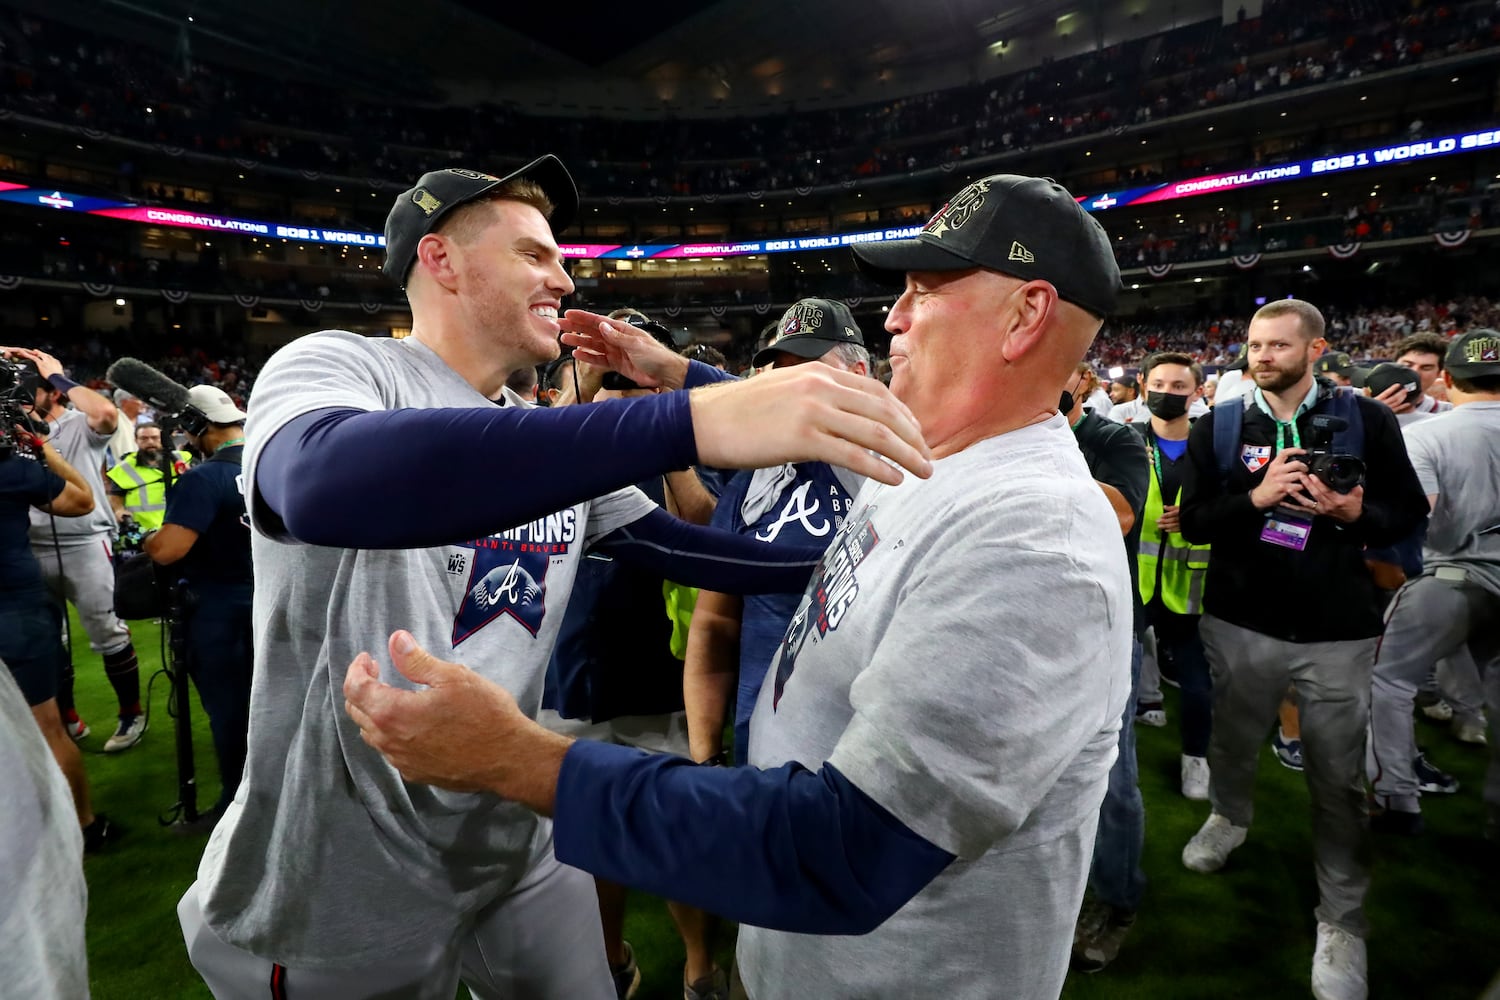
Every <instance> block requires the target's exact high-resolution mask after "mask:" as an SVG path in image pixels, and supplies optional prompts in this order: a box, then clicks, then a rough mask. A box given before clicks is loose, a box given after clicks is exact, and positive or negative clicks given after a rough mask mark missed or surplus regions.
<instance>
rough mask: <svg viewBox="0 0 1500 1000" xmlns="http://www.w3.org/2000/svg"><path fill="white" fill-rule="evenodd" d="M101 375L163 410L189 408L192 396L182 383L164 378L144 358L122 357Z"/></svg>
mask: <svg viewBox="0 0 1500 1000" xmlns="http://www.w3.org/2000/svg"><path fill="white" fill-rule="evenodd" d="M104 377H105V378H107V379H109V381H110V383H111V384H113V385H117V386H119V387H120V388H121V389H124V390H125V391H126V392H128V393H130V394H131V395H132V396H135V397H137V398H139V399H142V400H144V401H146V402H147V403H149V404H151V407H152V409H155V410H159V411H161V412H162V413H172V414H177V413H185V412H187V411H188V410H192V409H194V408H195V407H194V406H193V398H192V397H191V396H189V395H188V391H187V389H186V388H185V387H183V386H182V385H179V384H178V383H176V382H174V381H172V380H171V379H169V378H167V377H166V376H165V375H163V374H162V373H161V372H159V371H157V370H156V369H155V368H152V367H151V366H150V365H148V364H146V362H144V361H137V360H136V359H135V358H121V359H120V360H118V361H116V362H115V363H114V364H112V365H110V366H109V370H108V371H106V372H105V373H104Z"/></svg>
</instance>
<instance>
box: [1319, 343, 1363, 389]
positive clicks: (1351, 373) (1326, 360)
mask: <svg viewBox="0 0 1500 1000" xmlns="http://www.w3.org/2000/svg"><path fill="white" fill-rule="evenodd" d="M1313 371H1315V372H1317V373H1318V374H1319V375H1342V376H1343V377H1344V378H1346V379H1348V380H1349V381H1350V383H1352V384H1355V385H1359V384H1361V383H1363V382H1364V380H1365V379H1366V378H1368V377H1369V375H1370V369H1368V368H1361V367H1360V366H1359V365H1356V364H1355V363H1354V359H1353V358H1352V357H1350V356H1349V355H1348V354H1346V353H1344V352H1343V351H1329V352H1328V353H1326V354H1324V355H1323V356H1322V357H1321V358H1319V359H1318V360H1316V361H1314V362H1313Z"/></svg>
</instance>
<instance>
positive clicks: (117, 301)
mask: <svg viewBox="0 0 1500 1000" xmlns="http://www.w3.org/2000/svg"><path fill="white" fill-rule="evenodd" d="M124 304H125V300H124V299H115V305H117V306H123V305H124Z"/></svg>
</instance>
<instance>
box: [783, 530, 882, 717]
mask: <svg viewBox="0 0 1500 1000" xmlns="http://www.w3.org/2000/svg"><path fill="white" fill-rule="evenodd" d="M875 510H876V508H875V506H874V505H871V506H869V507H866V508H865V509H864V510H863V511H861V512H860V515H859V517H857V518H852V519H850V520H849V521H847V522H846V523H845V525H844V527H843V528H842V529H840V531H839V534H838V536H837V537H836V538H835V539H834V541H833V544H832V545H831V546H830V547H829V549H828V551H827V553H825V554H824V556H823V559H822V561H821V562H819V563H818V568H817V570H816V571H815V572H814V573H813V578H812V580H811V582H810V583H809V584H808V588H807V593H806V594H805V595H804V596H803V598H802V604H801V606H800V607H798V609H797V613H796V615H794V616H793V617H792V621H791V624H789V625H788V626H787V632H786V638H785V639H784V640H782V643H781V650H780V652H779V653H778V654H777V657H776V689H775V691H774V692H773V694H772V698H771V707H772V708H773V709H775V708H776V707H777V706H778V705H779V704H780V703H781V693H782V691H784V690H785V689H786V683H787V681H788V680H790V679H791V676H792V672H793V671H794V670H795V669H796V664H797V657H798V655H799V654H800V653H801V652H802V646H803V644H804V643H805V642H806V641H807V638H808V635H809V631H810V629H816V630H817V635H818V639H819V640H821V639H822V638H824V637H825V636H827V635H828V633H830V632H832V631H834V630H835V629H837V628H838V627H839V623H840V622H842V621H843V620H844V618H845V617H846V616H847V615H848V613H849V609H850V608H852V607H853V606H854V602H855V600H856V599H857V598H858V597H859V576H858V573H857V570H858V569H859V566H860V564H861V563H863V562H864V561H865V559H866V558H868V556H869V555H870V553H871V552H873V551H874V550H875V547H876V546H877V545H879V544H880V533H879V532H878V531H877V530H876V528H875V523H874V515H875Z"/></svg>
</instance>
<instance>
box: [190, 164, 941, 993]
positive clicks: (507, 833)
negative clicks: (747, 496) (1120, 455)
mask: <svg viewBox="0 0 1500 1000" xmlns="http://www.w3.org/2000/svg"><path fill="white" fill-rule="evenodd" d="M576 208H577V193H576V191H575V190H574V187H573V182H572V180H571V178H570V177H569V176H568V173H567V171H566V170H565V169H564V168H563V166H562V164H561V163H560V162H558V160H557V159H556V158H555V157H551V156H546V157H542V158H541V159H538V160H536V161H534V162H532V163H530V164H528V165H526V166H525V167H522V168H521V169H520V170H517V171H515V172H514V173H512V174H509V175H507V176H504V177H496V176H492V175H489V174H484V173H480V172H478V171H473V170H439V171H434V172H432V173H429V174H426V175H424V176H423V177H422V178H421V179H420V180H419V181H418V183H417V185H416V186H415V187H414V188H412V189H411V190H410V191H406V192H404V193H402V194H401V195H400V196H398V198H397V199H396V203H395V205H394V206H393V207H392V209H391V213H390V215H389V217H388V218H387V221H386V266H385V270H386V274H387V276H388V277H390V278H391V279H392V280H393V281H396V282H399V283H400V284H401V285H403V286H404V287H405V289H406V294H407V298H408V299H409V300H410V303H411V308H412V332H411V336H409V337H407V338H404V339H401V340H391V339H375V338H365V337H360V336H356V335H354V334H350V333H344V332H340V331H324V332H322V333H315V334H312V335H311V336H307V337H303V338H301V339H300V340H297V341H296V342H295V343H293V344H291V345H289V346H288V347H286V348H284V349H283V350H281V351H280V352H278V353H277V354H276V355H275V356H274V357H273V358H272V359H271V360H270V362H269V363H267V365H266V366H265V369H264V370H263V372H262V373H261V377H260V379H259V381H258V382H257V383H256V392H255V399H254V402H253V403H252V404H251V407H250V415H249V421H248V423H247V425H246V432H247V433H246V438H247V441H246V447H245V461H244V486H245V503H246V507H247V509H248V511H249V514H250V518H251V524H252V528H253V535H252V541H251V545H252V552H253V556H254V565H255V599H254V608H255V615H254V622H253V625H254V631H255V677H254V683H253V688H252V692H251V716H252V717H253V718H254V720H255V724H254V727H253V729H252V736H251V743H250V747H249V754H248V758H247V760H246V763H245V771H244V778H243V780H242V782H241V784H240V788H239V791H238V793H237V794H236V796H235V799H234V801H233V802H232V803H231V804H230V805H229V807H228V808H227V809H226V811H225V814H224V817H223V819H222V820H221V821H220V822H219V824H218V826H217V828H216V829H215V830H214V834H213V837H212V839H211V840H210V842H209V846H208V849H207V851H206V852H205V855H204V859H203V862H202V865H201V866H200V868H199V873H198V874H199V879H198V881H197V882H196V883H195V884H194V885H193V886H192V887H191V888H190V889H189V890H188V892H187V894H186V895H185V896H184V897H183V899H182V901H181V903H180V904H179V907H178V913H179V917H180V919H181V922H182V926H183V932H184V935H185V937H186V939H187V944H188V954H189V957H190V958H191V959H192V961H193V963H194V965H195V966H196V967H197V968H198V970H199V971H200V972H201V973H202V974H203V976H204V978H205V980H207V982H208V984H209V986H210V988H211V989H212V990H213V992H214V993H215V994H216V995H217V996H220V997H229V996H235V997H248V996H262V995H264V994H265V992H266V991H267V988H268V986H269V991H270V993H271V995H272V996H281V995H287V994H290V995H305V996H318V997H334V998H340V1000H354V998H373V997H390V996H401V997H407V998H423V1000H425V998H442V1000H451V998H452V997H453V994H454V992H455V990H456V988H457V983H458V981H459V979H460V978H462V979H463V981H464V982H465V983H467V984H468V986H469V988H470V991H471V992H472V993H474V994H475V995H476V996H481V997H500V996H505V997H516V996H528V997H532V996H534V997H562V996H566V997H581V998H589V1000H614V997H615V989H614V986H613V984H612V983H611V981H610V976H609V971H608V968H607V965H606V962H605V958H604V949H603V936H602V934H601V931H600V925H599V917H598V910H597V907H596V905H595V899H594V889H593V881H592V880H591V879H589V878H588V876H586V875H584V874H583V873H582V872H579V871H577V870H576V869H568V868H564V867H562V866H561V865H559V864H558V862H557V860H556V859H555V858H554V857H553V852H552V838H551V830H550V825H549V824H548V823H546V822H545V821H542V820H539V819H538V818H537V816H536V815H535V814H534V813H532V812H530V811H528V810H526V809H525V808H523V807H522V806H520V805H518V804H517V803H515V802H508V801H504V800H502V799H501V798H499V797H497V796H494V795H486V794H477V795H466V794H458V795H455V794H449V793H446V792H439V791H435V790H433V789H430V788H425V787H421V786H415V785H409V784H407V783H405V782H403V781H402V780H401V777H400V775H399V774H397V772H396V771H395V770H394V769H393V768H391V767H390V766H389V765H387V764H386V763H385V762H384V761H383V760H381V759H380V757H379V755H378V754H376V753H375V752H374V751H372V750H370V749H369V748H368V747H367V746H365V745H364V744H363V743H361V742H360V739H359V731H358V729H357V728H356V727H355V725H354V724H353V723H352V722H351V721H350V720H349V718H348V717H347V716H346V715H345V714H344V713H343V711H342V710H341V709H342V704H341V702H342V699H340V698H339V697H338V694H337V692H338V685H339V683H340V682H341V681H342V679H343V675H344V673H345V670H346V669H347V666H348V663H349V661H350V660H352V659H353V658H354V656H355V654H356V653H357V652H358V651H359V650H361V649H364V648H368V647H369V646H370V645H371V644H372V643H373V642H378V641H379V640H381V639H382V638H384V637H385V636H387V635H389V634H390V633H391V632H392V630H394V629H396V628H397V627H401V628H409V629H411V630H412V631H411V632H405V631H403V632H400V633H399V637H400V643H399V644H398V645H397V647H396V648H397V649H398V650H401V651H403V655H404V652H405V651H406V650H408V649H409V648H411V645H409V644H414V643H415V642H418V641H420V642H422V643H423V644H425V645H428V646H431V647H434V648H436V649H438V650H440V651H442V652H443V653H444V654H445V655H449V656H452V655H457V653H458V650H459V647H460V646H462V654H463V655H464V656H465V657H468V658H471V659H472V660H473V661H474V663H475V667H476V670H478V671H481V672H482V673H484V674H486V675H488V676H489V677H491V678H493V679H494V680H496V681H499V682H502V683H504V684H505V685H507V686H508V687H509V688H510V689H512V690H514V691H515V692H516V695H517V697H518V698H519V699H520V701H521V704H522V705H524V706H525V708H524V711H525V712H526V714H527V716H528V717H530V716H534V715H535V714H536V712H537V709H538V706H539V703H540V700H541V692H542V682H543V677H544V673H545V668H546V663H547V659H548V656H549V654H550V652H551V649H552V646H553V643H554V640H555V638H556V636H557V632H558V627H559V621H560V618H561V614H562V611H563V610H564V609H565V608H566V605H567V601H568V594H569V591H570V590H571V588H572V585H573V581H574V578H575V575H576V573H577V570H578V566H579V563H580V561H581V560H582V558H583V555H584V550H585V547H587V546H599V547H602V548H605V549H606V550H607V551H612V552H615V553H617V554H619V555H621V556H622V557H626V558H632V559H634V560H638V561H643V562H646V563H647V564H648V565H656V566H659V567H662V569H663V574H662V575H664V576H670V578H672V579H674V580H678V581H681V582H683V583H687V584H691V585H707V586H717V587H718V588H719V589H724V590H733V589H738V588H741V587H751V588H754V587H770V588H772V589H785V588H786V587H787V586H792V585H795V581H798V580H800V579H805V578H806V574H807V572H808V570H809V568H810V565H811V560H810V559H809V558H808V557H807V555H806V554H805V553H791V554H785V553H771V552H768V551H766V550H764V549H763V548H756V547H754V546H752V545H750V544H749V543H743V542H741V541H740V540H739V539H735V538H734V537H733V536H729V535H724V534H723V533H713V532H709V531H708V529H705V528H693V527H691V526H689V525H685V524H682V523H681V522H679V521H676V520H674V519H672V518H671V517H670V516H669V515H667V514H666V512H664V511H661V510H660V509H659V508H657V507H656V506H655V505H654V504H652V503H651V502H650V501H649V500H647V499H646V498H645V497H644V496H643V495H641V494H640V492H639V491H637V490H634V489H632V488H627V489H622V488H621V487H622V486H624V485H625V484H628V483H632V482H636V481H639V480H641V479H643V478H645V477H646V476H648V475H652V474H659V473H662V472H665V471H667V470H669V469H677V468H683V467H685V466H687V465H690V464H692V463H694V462H695V461H700V460H701V461H703V462H705V463H712V464H715V465H721V466H729V467H738V466H744V465H749V466H760V465H766V464H771V463H775V462H781V461H786V460H789V459H801V458H815V459H823V460H833V461H840V462H844V463H852V464H853V465H854V467H856V468H860V469H861V470H862V471H864V472H866V473H868V474H870V475H872V476H875V477H877V478H882V479H886V480H888V481H892V482H894V481H898V480H899V479H900V478H901V474H900V472H899V471H898V470H897V469H896V468H895V467H893V466H890V465H888V464H886V462H885V461H884V460H883V459H880V458H877V457H875V456H874V455H872V454H871V453H870V452H869V451H867V449H869V448H875V449H876V450H877V452H879V453H883V454H885V455H887V456H889V457H891V458H892V459H894V460H896V461H897V462H899V463H900V464H903V465H905V466H907V467H908V468H910V469H912V470H913V471H915V472H918V473H920V474H926V473H927V472H928V470H929V463H928V462H927V461H926V459H925V455H924V452H925V448H924V447H923V446H922V444H921V441H920V432H919V431H918V429H917V427H916V425H915V423H914V422H913V421H912V419H911V417H910V415H909V413H907V411H906V410H905V409H904V408H903V407H902V406H901V405H900V404H899V403H897V402H896V401H895V400H894V399H893V398H891V397H890V394H889V393H888V392H887V391H886V390H885V389H884V387H882V386H880V385H879V384H877V383H875V382H874V381H873V380H871V379H860V378H856V377H854V376H852V375H847V374H845V373H842V372H835V371H833V370H831V369H826V368H821V367H820V370H819V371H807V370H800V371H795V372H786V373H773V374H771V375H769V376H767V377H765V378H758V379H754V380H751V381H748V382H744V383H741V384H736V385H730V386H725V387H723V388H716V389H714V390H712V391H706V392H702V393H680V392H674V393H663V394H661V395H658V396H652V397H650V398H645V399H634V400H618V401H611V402H605V403H595V404H592V405H589V406H576V407H563V408H554V409H534V408H532V407H531V406H530V405H529V404H527V403H526V402H525V401H523V400H522V399H521V398H520V397H519V396H517V395H516V394H515V393H514V392H512V391H510V390H508V389H506V388H505V383H506V380H507V378H508V377H509V376H510V374H511V373H512V372H513V371H515V370H516V369H518V368H521V367H524V366H528V365H536V364H539V363H541V362H545V361H547V360H549V359H551V358H553V357H555V356H556V355H557V353H558V345H557V340H558V333H559V330H560V323H559V318H558V313H559V309H560V306H561V303H562V298H563V297H564V296H565V295H567V294H569V293H570V292H571V291H572V290H573V283H572V281H571V279H570V278H569V277H568V274H567V272H566V270H565V269H564V268H563V260H562V253H561V250H560V249H559V247H558V245H557V241H556V239H555V236H554V232H555V231H557V230H560V229H561V228H562V227H564V226H566V225H567V223H568V221H569V220H570V219H571V218H572V217H573V215H574V214H575V211H576ZM697 367H700V368H701V367H703V366H701V365H700V366H697ZM497 403H498V404H499V405H497ZM747 428H753V429H754V433H753V434H747V433H746V429H747ZM393 439H400V440H403V441H409V442H413V447H411V448H408V449H403V454H402V457H401V460H400V462H399V463H395V462H393V460H392V453H391V448H390V442H391V441H392V440H393ZM580 455H586V456H587V457H588V460H587V461H582V460H574V459H575V458H576V456H580ZM538 463H542V464H544V465H545V466H546V468H547V469H548V474H547V475H546V476H538V475H537V474H536V470H537V467H538ZM776 556H780V557H781V562H782V565H781V566H780V567H773V566H771V565H770V563H771V561H772V559H773V557H776ZM787 564H791V565H790V566H788V565H787ZM413 633H414V634H415V638H414V637H413ZM331 670H332V671H335V673H330V671H331ZM475 676H476V677H477V676H478V675H477V674H476V675H475ZM391 679H392V680H393V681H395V682H397V683H405V682H404V681H402V680H401V678H400V677H399V676H397V675H395V674H392V675H391ZM463 735H464V739H465V740H466V741H472V742H473V743H475V744H483V743H484V742H485V739H484V737H483V735H482V734H481V733H479V731H478V730H469V731H467V732H465V733H464V734H463ZM550 738H551V739H553V740H562V738H561V737H550ZM564 742H565V741H564ZM476 789H477V786H473V785H471V786H470V790H471V791H472V790H476ZM289 970H290V971H289Z"/></svg>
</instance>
